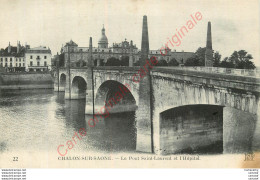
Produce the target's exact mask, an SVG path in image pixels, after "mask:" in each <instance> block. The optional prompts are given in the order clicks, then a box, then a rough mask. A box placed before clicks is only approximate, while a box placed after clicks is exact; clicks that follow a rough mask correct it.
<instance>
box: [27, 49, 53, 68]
mask: <svg viewBox="0 0 260 180" xmlns="http://www.w3.org/2000/svg"><path fill="white" fill-rule="evenodd" d="M25 61H26V65H25V68H26V71H47V70H51V50H50V48H46V47H45V46H39V47H36V48H30V49H27V50H26V52H25Z"/></svg>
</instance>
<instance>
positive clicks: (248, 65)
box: [184, 47, 256, 69]
mask: <svg viewBox="0 0 260 180" xmlns="http://www.w3.org/2000/svg"><path fill="white" fill-rule="evenodd" d="M205 51H206V48H201V47H200V48H198V50H197V51H196V53H195V56H194V57H191V58H188V59H187V61H186V62H185V63H184V65H185V66H204V65H205ZM252 59H253V57H252V55H251V54H248V52H247V51H245V50H240V51H234V52H233V53H232V55H231V56H230V57H225V58H224V59H223V60H221V54H220V53H219V52H218V51H217V52H214V53H213V66H214V67H224V68H236V69H255V68H256V67H255V64H254V62H252V61H251V60H252Z"/></svg>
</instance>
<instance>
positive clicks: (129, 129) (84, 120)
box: [0, 90, 136, 155]
mask: <svg viewBox="0 0 260 180" xmlns="http://www.w3.org/2000/svg"><path fill="white" fill-rule="evenodd" d="M0 115H1V117H0V130H1V131H0V154H1V153H5V152H9V151H12V152H16V151H26V152H32V153H35V152H40V151H44V152H46V151H47V152H48V151H51V152H54V151H57V147H58V146H59V145H64V147H62V148H63V149H62V151H63V152H64V150H65V148H67V147H68V146H67V145H66V142H67V141H69V140H70V141H72V137H73V136H75V132H77V134H78V135H79V136H80V134H79V129H81V128H85V129H86V131H87V135H86V136H84V137H80V138H81V139H80V140H79V139H77V138H75V140H76V143H75V142H74V146H73V148H72V149H71V150H69V151H74V152H90V151H95V152H101V153H103V152H107V153H117V152H123V153H128V152H134V151H135V146H136V128H135V112H128V113H120V114H110V115H109V117H108V118H106V119H100V118H99V123H97V124H96V126H95V127H89V125H88V120H89V119H90V118H93V117H92V115H85V100H65V99H64V93H57V92H53V90H11V91H10V90H4V91H3V90H1V91H0ZM70 147H71V146H70ZM57 155H58V154H57Z"/></svg>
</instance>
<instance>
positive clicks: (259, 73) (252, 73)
mask: <svg viewBox="0 0 260 180" xmlns="http://www.w3.org/2000/svg"><path fill="white" fill-rule="evenodd" d="M87 68H88V67H71V69H87ZM93 68H94V70H125V71H131V70H132V71H138V70H139V69H140V68H141V67H140V66H134V67H128V66H98V67H96V66H95V67H93ZM60 69H66V68H65V67H61V68H60ZM155 69H168V70H170V69H177V70H183V71H197V72H206V73H219V74H230V75H236V76H249V77H259V78H260V70H256V69H255V70H250V69H233V68H221V67H204V66H176V67H175V66H171V67H169V66H166V67H162V66H160V67H158V66H155V67H154V68H153V70H155Z"/></svg>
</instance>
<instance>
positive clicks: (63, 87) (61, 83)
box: [59, 73, 66, 91]
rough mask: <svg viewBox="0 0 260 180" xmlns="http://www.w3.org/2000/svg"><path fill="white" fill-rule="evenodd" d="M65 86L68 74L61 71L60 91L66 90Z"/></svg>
mask: <svg viewBox="0 0 260 180" xmlns="http://www.w3.org/2000/svg"><path fill="white" fill-rule="evenodd" d="M65 87H66V75H65V74H64V73H61V75H60V84H59V91H65Z"/></svg>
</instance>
